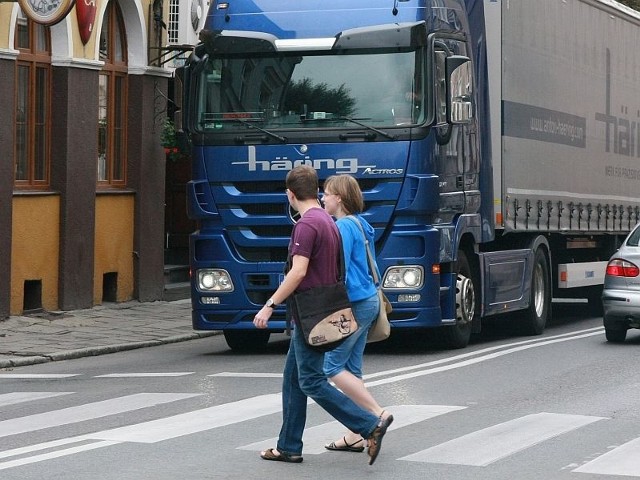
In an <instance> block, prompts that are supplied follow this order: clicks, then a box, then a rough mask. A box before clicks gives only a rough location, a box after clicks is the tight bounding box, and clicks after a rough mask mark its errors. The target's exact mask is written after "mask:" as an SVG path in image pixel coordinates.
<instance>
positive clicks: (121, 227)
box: [93, 194, 135, 305]
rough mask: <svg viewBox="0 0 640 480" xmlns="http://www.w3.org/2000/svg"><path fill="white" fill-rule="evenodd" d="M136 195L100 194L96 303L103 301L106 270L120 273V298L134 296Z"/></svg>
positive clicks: (124, 298) (97, 225)
mask: <svg viewBox="0 0 640 480" xmlns="http://www.w3.org/2000/svg"><path fill="white" fill-rule="evenodd" d="M134 207H135V196H134V195H133V194H131V195H123V194H120V195H98V197H97V198H96V236H95V256H94V262H95V263H94V265H95V270H94V283H93V285H94V286H93V303H94V304H95V305H101V304H102V300H103V296H102V295H103V279H104V274H105V273H110V272H116V273H117V274H118V284H117V298H116V301H118V302H124V301H127V300H131V299H132V298H133V230H134V229H133V213H134Z"/></svg>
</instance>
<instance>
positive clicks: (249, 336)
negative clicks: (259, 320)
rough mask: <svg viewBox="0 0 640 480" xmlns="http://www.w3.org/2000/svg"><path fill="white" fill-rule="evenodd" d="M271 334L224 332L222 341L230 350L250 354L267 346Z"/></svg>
mask: <svg viewBox="0 0 640 480" xmlns="http://www.w3.org/2000/svg"><path fill="white" fill-rule="evenodd" d="M270 336H271V332H269V331H267V330H225V331H224V339H225V340H226V341H227V345H229V348H230V349H231V350H236V351H238V352H252V351H256V350H261V349H263V348H264V347H266V346H267V343H268V342H269V337H270Z"/></svg>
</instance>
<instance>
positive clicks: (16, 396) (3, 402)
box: [0, 392, 74, 407]
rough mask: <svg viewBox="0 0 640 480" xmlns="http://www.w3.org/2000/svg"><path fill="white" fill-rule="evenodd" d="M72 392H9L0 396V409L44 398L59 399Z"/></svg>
mask: <svg viewBox="0 0 640 480" xmlns="http://www.w3.org/2000/svg"><path fill="white" fill-rule="evenodd" d="M72 393H74V392H11V393H3V394H0V407H4V406H7V405H13V404H16V403H23V402H31V401H33V400H42V399H45V398H52V397H59V396H61V395H71V394H72Z"/></svg>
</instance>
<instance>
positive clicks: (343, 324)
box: [292, 244, 358, 352]
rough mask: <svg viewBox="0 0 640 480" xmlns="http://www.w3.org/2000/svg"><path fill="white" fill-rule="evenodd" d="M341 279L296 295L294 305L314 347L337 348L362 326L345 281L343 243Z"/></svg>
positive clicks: (310, 343)
mask: <svg viewBox="0 0 640 480" xmlns="http://www.w3.org/2000/svg"><path fill="white" fill-rule="evenodd" d="M339 251H340V255H339V269H338V275H339V278H338V281H337V282H336V283H333V284H331V285H321V286H318V287H313V288H310V289H308V290H304V291H303V292H300V293H295V294H294V295H293V302H292V303H293V309H294V312H295V316H296V318H297V319H298V325H299V326H300V328H301V329H302V334H303V336H304V339H305V341H306V343H307V345H309V346H310V347H311V348H314V349H316V350H320V351H323V352H327V351H329V350H333V349H334V348H336V347H337V346H338V345H340V344H341V343H342V342H344V341H345V340H346V339H347V338H348V337H349V336H350V335H352V334H354V333H355V332H356V331H357V330H358V323H357V321H356V317H355V316H354V315H353V311H352V310H351V302H350V301H349V296H348V295H347V289H346V287H345V285H344V257H343V255H344V254H343V253H342V245H341V244H339Z"/></svg>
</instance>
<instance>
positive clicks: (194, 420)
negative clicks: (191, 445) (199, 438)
mask: <svg viewBox="0 0 640 480" xmlns="http://www.w3.org/2000/svg"><path fill="white" fill-rule="evenodd" d="M281 409H282V395H280V394H279V393H272V394H269V395H261V396H258V397H251V398H246V399H244V400H240V401H237V402H231V403H225V404H222V405H216V406H215V407H209V408H203V409H201V410H195V411H193V412H188V413H183V414H180V415H174V416H172V417H166V418H160V419H158V420H151V421H149V422H144V423H138V424H136V425H129V426H126V427H120V428H114V429H112V430H105V431H103V432H98V433H92V434H91V435H88V436H89V437H90V438H92V439H98V440H111V441H116V442H139V443H156V442H161V441H163V440H169V439H171V438H175V437H181V436H183V435H190V434H192V433H198V432H203V431H205V430H211V429H213V428H218V427H224V426H226V425H233V424H235V423H240V422H244V421H247V420H251V419H253V418H258V417H262V416H264V415H270V414H272V413H277V412H279V411H280V410H281Z"/></svg>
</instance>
